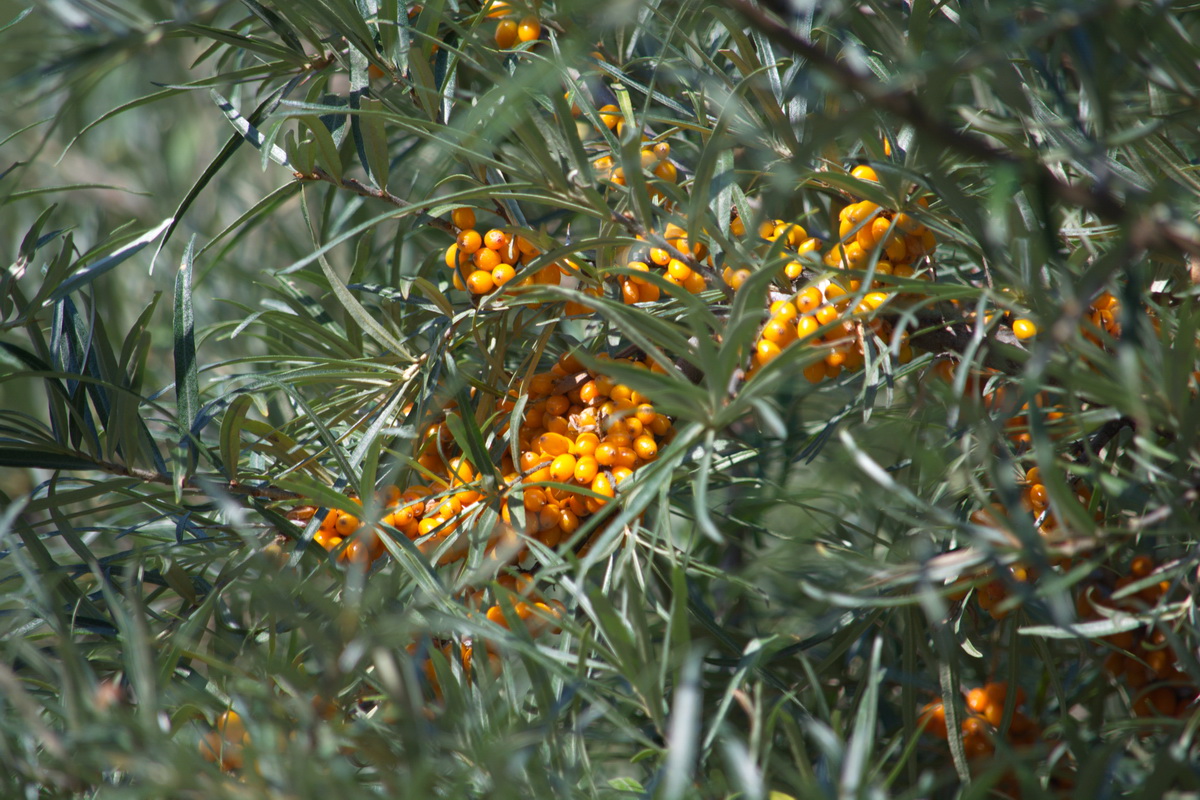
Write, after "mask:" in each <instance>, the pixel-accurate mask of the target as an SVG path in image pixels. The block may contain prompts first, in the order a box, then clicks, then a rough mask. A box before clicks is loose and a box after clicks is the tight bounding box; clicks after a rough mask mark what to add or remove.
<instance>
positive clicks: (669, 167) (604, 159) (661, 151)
mask: <svg viewBox="0 0 1200 800" xmlns="http://www.w3.org/2000/svg"><path fill="white" fill-rule="evenodd" d="M599 114H600V121H601V122H603V123H604V124H605V125H606V126H607V127H608V128H610V129H614V130H616V131H617V133H620V131H621V126H622V125H623V118H622V117H621V112H620V110H619V109H618V108H617V107H616V106H614V105H611V104H609V105H605V106H601V107H600V109H599ZM646 141H647V142H648V141H649V140H646ZM641 165H642V169H644V170H647V171H648V172H650V174H652V175H653V176H654V177H656V178H660V179H662V180H664V181H666V182H667V183H675V181H676V180H677V179H678V177H679V170H678V169H677V168H676V166H675V165H674V164H673V163H672V162H671V145H670V144H669V143H667V142H652V143H649V144H646V145H645V146H644V147H642V153H641ZM592 167H593V168H594V169H595V170H596V174H597V175H598V176H599V177H600V178H601V179H602V180H608V181H612V182H613V183H615V184H617V185H618V186H625V185H626V179H625V168H624V167H617V166H614V165H613V157H612V156H611V155H602V156H600V157H599V158H597V159H596V160H595V161H594V162H592ZM650 196H651V197H654V198H656V199H657V198H663V197H664V195H663V194H662V192H661V191H660V190H658V189H655V188H654V187H653V186H651V187H650Z"/></svg>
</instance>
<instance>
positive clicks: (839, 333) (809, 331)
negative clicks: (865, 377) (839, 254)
mask: <svg viewBox="0 0 1200 800" xmlns="http://www.w3.org/2000/svg"><path fill="white" fill-rule="evenodd" d="M890 297H891V296H890V295H889V294H887V293H885V292H869V293H867V294H866V295H865V296H864V297H863V298H862V300H861V301H860V302H859V303H858V304H857V305H856V306H854V307H853V308H851V307H850V302H851V300H852V299H853V298H851V297H850V296H849V295H848V294H847V293H846V290H845V289H843V288H842V287H841V286H839V285H838V284H836V283H833V282H829V283H828V284H827V285H826V286H825V288H824V289H823V290H822V289H820V288H818V287H817V286H814V285H809V286H806V287H804V288H803V289H801V290H800V291H799V292H797V293H796V296H795V297H793V298H790V299H786V300H776V301H774V302H772V303H771V308H770V314H771V316H770V318H769V319H768V320H767V323H766V324H765V325H764V326H763V329H762V331H761V332H760V333H759V338H758V341H757V342H756V343H755V350H754V365H753V366H752V367H751V370H750V372H751V374H753V372H755V371H756V370H757V369H758V368H759V367H762V366H764V365H766V364H768V363H770V362H771V361H773V360H774V359H775V358H778V357H779V355H780V353H782V352H783V350H784V348H786V347H788V346H789V345H791V344H793V343H795V342H800V343H802V344H803V345H804V346H806V347H817V348H822V349H824V351H825V355H824V357H823V358H821V359H818V360H816V361H813V362H812V363H811V364H809V365H808V366H807V367H805V368H804V377H805V378H806V379H807V380H808V381H809V382H810V383H819V382H820V381H822V380H824V379H825V378H836V377H838V375H840V374H841V372H842V370H843V369H845V370H849V371H854V370H858V369H862V366H863V363H864V361H865V355H864V352H863V347H864V339H865V337H866V336H877V337H879V338H880V339H881V340H883V341H889V340H890V339H891V338H892V326H891V324H890V323H889V322H888V321H887V320H885V319H882V318H880V317H874V318H870V319H864V317H868V316H869V315H871V314H872V313H874V312H875V311H877V310H879V309H880V308H882V307H883V306H884V305H885V304H886V303H887V302H888V300H889V299H890ZM839 319H840V320H841V325H838V326H834V327H832V328H827V326H832V325H833V324H834V323H835V322H837V321H838V320H839ZM822 328H826V332H825V333H823V334H819V331H820V330H821V329H822ZM897 357H898V359H899V361H900V362H901V363H903V364H907V363H908V362H909V361H911V360H912V357H913V351H912V347H911V345H909V343H908V337H907V335H904V336H902V337H901V340H900V342H899V348H898V355H897Z"/></svg>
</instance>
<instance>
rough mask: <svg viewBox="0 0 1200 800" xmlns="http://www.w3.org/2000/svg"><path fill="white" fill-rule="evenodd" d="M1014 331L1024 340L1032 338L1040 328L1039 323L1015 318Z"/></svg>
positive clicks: (1015, 334) (1014, 333)
mask: <svg viewBox="0 0 1200 800" xmlns="http://www.w3.org/2000/svg"><path fill="white" fill-rule="evenodd" d="M1012 331H1013V335H1014V336H1016V337H1017V338H1018V339H1021V340H1022V341H1024V340H1025V339H1030V338H1032V337H1034V336H1036V335H1037V332H1038V329H1037V325H1035V324H1034V323H1033V320H1028V319H1024V318H1021V319H1014V320H1013V323H1012Z"/></svg>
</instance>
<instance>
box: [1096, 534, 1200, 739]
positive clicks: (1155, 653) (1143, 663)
mask: <svg viewBox="0 0 1200 800" xmlns="http://www.w3.org/2000/svg"><path fill="white" fill-rule="evenodd" d="M1160 566H1161V565H1159V564H1157V563H1156V562H1155V561H1154V559H1153V558H1151V557H1150V556H1148V555H1144V554H1142V555H1137V556H1134V558H1133V560H1132V561H1130V563H1129V566H1128V569H1127V570H1126V571H1125V573H1126V574H1124V575H1122V576H1121V577H1119V578H1116V579H1111V573H1110V574H1109V575H1108V576H1106V577H1107V578H1110V580H1098V581H1092V582H1088V583H1086V584H1085V585H1083V586H1082V587H1081V589H1080V590H1079V592H1078V594H1077V595H1076V598H1075V610H1076V613H1077V614H1078V615H1079V618H1080V619H1081V620H1084V621H1087V620H1099V619H1105V618H1108V617H1111V616H1112V615H1113V613H1114V612H1124V613H1127V614H1138V613H1142V612H1145V611H1146V610H1147V609H1151V608H1155V607H1157V606H1158V604H1159V603H1160V602H1161V601H1162V600H1163V598H1165V597H1166V596H1167V594H1168V593H1169V592H1170V591H1171V582H1170V581H1167V580H1159V581H1155V580H1153V577H1152V576H1153V575H1154V573H1155V571H1156V570H1157V569H1158V568H1159V567H1160ZM1135 584H1136V586H1134V585H1135ZM1131 586H1132V587H1133V588H1127V587H1131ZM1137 587H1140V588H1137ZM1103 641H1104V642H1106V643H1107V645H1108V647H1110V648H1111V652H1110V653H1109V654H1108V656H1107V657H1106V658H1105V660H1104V671H1105V672H1106V673H1108V675H1110V676H1111V677H1112V678H1113V679H1114V680H1119V681H1123V682H1124V684H1125V686H1126V687H1128V689H1129V690H1130V691H1131V692H1133V693H1134V697H1133V712H1134V713H1135V714H1137V715H1138V716H1139V717H1176V716H1179V717H1182V716H1187V715H1189V714H1190V713H1191V712H1192V710H1193V708H1192V706H1193V704H1194V702H1195V701H1196V700H1197V695H1198V694H1200V688H1198V687H1197V686H1196V684H1195V682H1194V681H1193V680H1192V679H1191V678H1190V677H1189V676H1188V674H1187V673H1186V672H1184V671H1183V670H1182V669H1180V667H1179V657H1178V655H1177V654H1176V652H1175V650H1174V648H1173V647H1172V646H1171V644H1170V638H1169V637H1168V636H1167V634H1166V632H1165V631H1164V630H1163V629H1161V628H1159V629H1155V630H1153V631H1142V630H1130V631H1121V632H1120V633H1114V634H1111V635H1109V636H1105V637H1103Z"/></svg>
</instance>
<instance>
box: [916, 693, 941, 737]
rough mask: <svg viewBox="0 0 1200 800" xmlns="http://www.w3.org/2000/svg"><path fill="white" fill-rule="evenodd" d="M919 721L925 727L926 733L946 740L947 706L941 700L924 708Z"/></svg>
mask: <svg viewBox="0 0 1200 800" xmlns="http://www.w3.org/2000/svg"><path fill="white" fill-rule="evenodd" d="M917 721H918V723H920V724H921V725H924V726H925V732H926V733H928V734H930V735H931V736H936V737H937V738H939V739H945V738H946V737H947V735H948V732H947V730H946V706H945V704H943V703H942V701H941V700H934V701H933V702H932V703H929V704H928V705H926V706H925V707H924V708H922V709H921V715H920V716H919V717H918V718H917Z"/></svg>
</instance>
